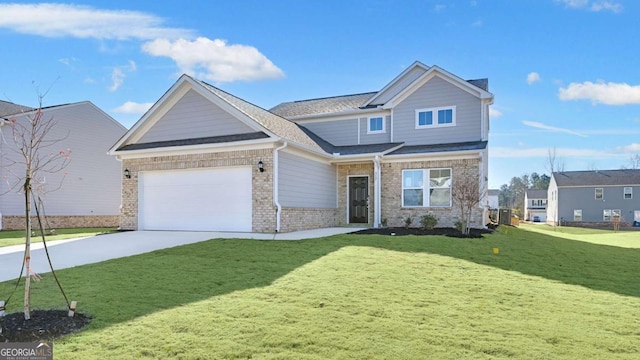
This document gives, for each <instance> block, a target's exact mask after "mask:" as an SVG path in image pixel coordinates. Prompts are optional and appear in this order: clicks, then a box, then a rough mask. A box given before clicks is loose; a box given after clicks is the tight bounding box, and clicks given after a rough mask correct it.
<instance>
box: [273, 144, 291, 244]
mask: <svg viewBox="0 0 640 360" xmlns="http://www.w3.org/2000/svg"><path fill="white" fill-rule="evenodd" d="M287 145H288V144H287V142H286V141H285V142H284V144H282V146H280V147H279V148H276V149H275V150H274V151H273V204H274V205H275V206H276V232H277V233H278V232H280V214H281V213H282V206H281V205H280V199H279V198H278V185H279V184H278V173H279V171H278V152H279V151H280V150H282V149H284V148H286V147H287Z"/></svg>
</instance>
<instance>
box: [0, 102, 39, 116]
mask: <svg viewBox="0 0 640 360" xmlns="http://www.w3.org/2000/svg"><path fill="white" fill-rule="evenodd" d="M31 110H33V108H30V107H28V106H22V105H18V104H14V103H11V102H8V101H2V100H0V116H7V115H13V114H17V113H21V112H25V111H31Z"/></svg>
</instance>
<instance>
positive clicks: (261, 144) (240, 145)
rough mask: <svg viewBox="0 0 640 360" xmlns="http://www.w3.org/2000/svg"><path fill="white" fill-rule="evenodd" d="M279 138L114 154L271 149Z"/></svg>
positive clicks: (121, 156) (132, 155) (136, 155)
mask: <svg viewBox="0 0 640 360" xmlns="http://www.w3.org/2000/svg"><path fill="white" fill-rule="evenodd" d="M276 141H277V139H269V138H267V139H261V140H247V141H237V142H234V143H233V145H229V143H219V144H201V145H189V146H171V147H160V148H153V149H140V150H128V151H118V152H117V153H115V154H114V155H115V156H116V158H117V159H120V160H122V159H139V158H148V157H154V156H174V155H190V154H205V153H219V152H228V151H244V150H257V149H270V148H273V144H274V143H275V142H276Z"/></svg>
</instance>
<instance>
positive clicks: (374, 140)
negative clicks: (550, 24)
mask: <svg viewBox="0 0 640 360" xmlns="http://www.w3.org/2000/svg"><path fill="white" fill-rule="evenodd" d="M359 121H360V144H362V145H369V144H382V143H389V142H391V116H389V115H387V116H384V122H385V124H384V129H385V132H383V133H376V134H368V133H367V131H368V130H369V117H363V118H360V119H359Z"/></svg>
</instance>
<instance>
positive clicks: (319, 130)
mask: <svg viewBox="0 0 640 360" xmlns="http://www.w3.org/2000/svg"><path fill="white" fill-rule="evenodd" d="M300 125H302V126H304V127H306V128H307V129H309V130H311V131H313V132H314V133H315V134H316V135H318V136H320V137H321V138H323V139H324V140H326V141H328V142H330V143H331V144H333V145H335V146H345V145H356V144H358V119H347V120H332V121H319V122H308V123H300ZM364 130H365V132H366V131H367V128H366V127H365V128H364Z"/></svg>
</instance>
